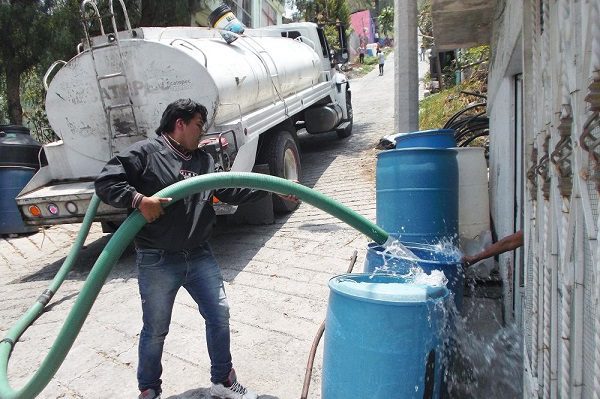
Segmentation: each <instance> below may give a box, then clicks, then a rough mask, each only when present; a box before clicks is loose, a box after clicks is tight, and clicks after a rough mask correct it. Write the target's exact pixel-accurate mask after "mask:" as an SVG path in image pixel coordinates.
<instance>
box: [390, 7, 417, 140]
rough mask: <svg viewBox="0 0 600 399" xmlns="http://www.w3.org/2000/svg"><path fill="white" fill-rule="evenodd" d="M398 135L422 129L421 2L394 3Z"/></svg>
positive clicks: (395, 121) (396, 130) (395, 108)
mask: <svg viewBox="0 0 600 399" xmlns="http://www.w3.org/2000/svg"><path fill="white" fill-rule="evenodd" d="M394 77H395V82H396V85H395V87H394V110H395V115H394V129H395V132H394V133H403V132H414V131H416V130H418V129H419V65H418V61H417V2H416V1H414V0H408V1H407V0H394Z"/></svg>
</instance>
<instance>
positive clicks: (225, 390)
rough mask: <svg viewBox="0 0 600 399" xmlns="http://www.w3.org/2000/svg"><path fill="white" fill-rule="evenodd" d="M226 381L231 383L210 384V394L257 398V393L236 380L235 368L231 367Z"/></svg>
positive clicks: (224, 398)
mask: <svg viewBox="0 0 600 399" xmlns="http://www.w3.org/2000/svg"><path fill="white" fill-rule="evenodd" d="M227 382H228V383H231V386H228V387H226V386H225V385H223V384H221V383H219V384H214V383H213V384H212V386H211V387H210V395H211V396H214V397H217V398H221V399H257V398H258V395H257V394H256V393H254V392H252V391H250V390H249V389H247V388H246V387H244V386H243V385H242V384H240V383H239V382H238V381H237V376H236V375H235V370H234V369H231V371H230V372H229V377H228V378H227Z"/></svg>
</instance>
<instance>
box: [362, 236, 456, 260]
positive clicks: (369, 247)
mask: <svg viewBox="0 0 600 399" xmlns="http://www.w3.org/2000/svg"><path fill="white" fill-rule="evenodd" d="M401 242H402V244H403V245H404V246H405V247H406V248H408V249H410V250H411V251H412V250H413V249H422V250H425V251H427V250H434V246H433V245H429V244H424V243H410V242H403V241H401ZM376 248H383V245H381V244H378V243H376V242H370V243H368V244H367V251H368V252H369V251H372V252H375V253H376V254H377V255H380V256H383V257H384V258H387V259H389V258H398V257H397V256H393V255H390V254H386V253H384V251H383V250H381V251H378V250H376ZM438 252H439V251H438ZM418 263H426V264H432V265H447V266H450V265H456V266H460V265H462V262H461V261H460V259H456V260H454V261H450V260H449V261H444V262H442V261H437V260H427V259H419V260H418Z"/></svg>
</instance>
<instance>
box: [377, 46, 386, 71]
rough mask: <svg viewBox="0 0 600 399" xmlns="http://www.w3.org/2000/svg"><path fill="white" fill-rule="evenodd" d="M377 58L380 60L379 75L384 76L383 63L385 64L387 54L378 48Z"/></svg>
mask: <svg viewBox="0 0 600 399" xmlns="http://www.w3.org/2000/svg"><path fill="white" fill-rule="evenodd" d="M377 60H378V61H379V76H383V64H385V55H384V54H383V51H381V50H379V49H377Z"/></svg>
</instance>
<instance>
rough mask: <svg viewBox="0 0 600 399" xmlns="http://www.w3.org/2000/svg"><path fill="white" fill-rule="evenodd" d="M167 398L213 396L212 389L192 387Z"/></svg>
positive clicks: (263, 397)
mask: <svg viewBox="0 0 600 399" xmlns="http://www.w3.org/2000/svg"><path fill="white" fill-rule="evenodd" d="M166 399H212V396H210V389H208V388H199V389H191V390H189V391H185V392H183V393H180V394H178V395H172V396H168V397H167V398H166ZM258 399H279V397H278V396H272V395H260V396H259V397H258Z"/></svg>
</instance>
